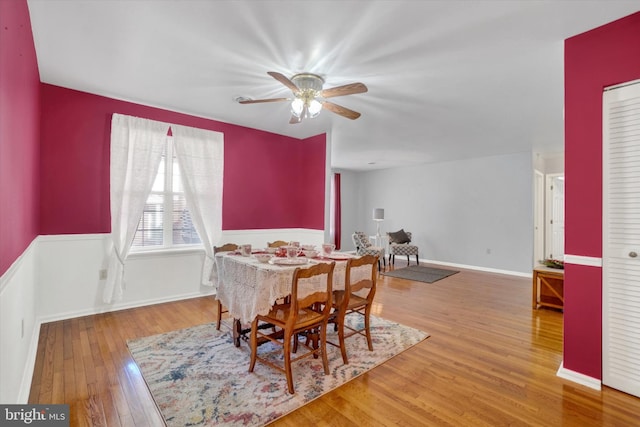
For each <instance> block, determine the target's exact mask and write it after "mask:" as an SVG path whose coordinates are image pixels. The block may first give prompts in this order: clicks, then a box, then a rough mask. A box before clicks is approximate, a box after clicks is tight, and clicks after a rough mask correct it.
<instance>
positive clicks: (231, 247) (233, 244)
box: [213, 243, 238, 254]
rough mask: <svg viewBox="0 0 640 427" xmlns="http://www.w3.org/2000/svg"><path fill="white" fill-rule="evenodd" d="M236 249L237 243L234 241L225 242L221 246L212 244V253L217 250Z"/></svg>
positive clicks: (215, 252)
mask: <svg viewBox="0 0 640 427" xmlns="http://www.w3.org/2000/svg"><path fill="white" fill-rule="evenodd" d="M237 249H238V245H236V244H235V243H225V244H224V245H222V246H214V247H213V253H214V254H217V253H218V252H225V251H235V250H237Z"/></svg>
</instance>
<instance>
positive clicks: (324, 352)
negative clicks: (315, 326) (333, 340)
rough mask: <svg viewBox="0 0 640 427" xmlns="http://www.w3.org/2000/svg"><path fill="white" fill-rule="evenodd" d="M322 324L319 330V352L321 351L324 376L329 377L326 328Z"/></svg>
mask: <svg viewBox="0 0 640 427" xmlns="http://www.w3.org/2000/svg"><path fill="white" fill-rule="evenodd" d="M328 326H329V325H328V324H327V323H324V324H323V325H322V327H321V328H320V329H321V331H320V351H322V365H323V366H324V374H325V375H329V358H328V357H327V327H328Z"/></svg>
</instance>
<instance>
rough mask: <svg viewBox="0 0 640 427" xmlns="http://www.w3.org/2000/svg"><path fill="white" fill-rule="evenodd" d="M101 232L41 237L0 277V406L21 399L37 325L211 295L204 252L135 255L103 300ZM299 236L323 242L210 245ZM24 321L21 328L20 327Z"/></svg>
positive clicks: (295, 232)
mask: <svg viewBox="0 0 640 427" xmlns="http://www.w3.org/2000/svg"><path fill="white" fill-rule="evenodd" d="M106 238H107V235H106V234H87V235H59V236H39V237H38V238H37V239H35V240H34V241H33V243H32V244H31V245H30V247H29V249H27V250H26V251H25V252H24V253H23V254H22V256H21V257H20V258H19V259H18V260H17V261H16V262H15V263H14V265H13V266H12V267H11V268H10V269H9V270H8V271H7V272H6V273H5V274H4V275H3V276H2V277H0V403H7V404H8V403H11V404H13V403H26V402H27V399H28V397H29V389H30V386H31V378H32V375H33V368H34V363H35V357H36V351H37V345H38V336H39V332H40V324H41V323H46V322H51V321H55V320H61V319H69V318H72V317H79V316H84V315H89V314H95V313H102V312H108V311H114V310H120V309H125V308H130V307H138V306H143V305H149V304H156V303H160V302H166V301H174V300H178V299H185V298H193V297H198V296H203V295H211V294H213V293H214V292H215V290H214V288H212V287H209V286H201V285H200V273H201V269H202V260H203V257H204V251H202V250H191V251H176V252H174V253H169V254H167V253H162V254H159V253H156V254H153V253H147V254H135V255H132V256H131V257H130V258H129V259H127V263H126V266H125V276H124V279H125V285H126V288H125V291H124V296H123V299H122V301H117V302H114V303H113V304H105V303H104V302H103V301H102V292H103V289H104V285H105V281H104V280H100V270H102V269H104V268H105V265H106V260H105V253H106V247H107V245H106ZM274 240H286V241H290V240H297V241H300V242H302V243H304V244H307V243H308V244H316V245H318V246H319V245H321V244H322V243H323V242H324V230H306V229H281V230H240V231H225V232H223V235H222V238H221V239H220V241H219V242H217V243H216V244H217V245H219V244H223V243H226V242H233V243H238V244H245V243H250V244H251V245H252V246H254V247H256V248H262V247H265V246H266V243H267V242H268V241H274ZM23 322H24V327H23Z"/></svg>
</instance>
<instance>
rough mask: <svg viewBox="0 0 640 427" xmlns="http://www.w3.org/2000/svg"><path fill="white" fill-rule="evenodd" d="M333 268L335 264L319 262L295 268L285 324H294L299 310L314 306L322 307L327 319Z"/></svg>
mask: <svg viewBox="0 0 640 427" xmlns="http://www.w3.org/2000/svg"><path fill="white" fill-rule="evenodd" d="M335 266H336V263H335V262H331V263H325V262H321V263H318V264H315V265H314V266H312V267H309V268H296V270H295V271H294V273H293V282H292V284H291V310H289V312H290V316H289V319H287V324H295V323H296V319H297V316H298V314H299V312H300V309H301V308H307V307H311V306H312V305H314V304H315V305H317V306H323V307H324V308H323V309H322V312H323V314H324V315H325V316H326V317H327V318H328V317H329V313H330V312H331V299H332V291H333V269H334V267H335ZM322 276H325V277H322Z"/></svg>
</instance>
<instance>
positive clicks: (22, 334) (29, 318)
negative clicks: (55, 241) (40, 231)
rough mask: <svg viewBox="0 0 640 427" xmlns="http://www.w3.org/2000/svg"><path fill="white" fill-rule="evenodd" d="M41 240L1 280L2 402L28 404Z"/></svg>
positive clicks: (36, 329) (37, 326)
mask: <svg viewBox="0 0 640 427" xmlns="http://www.w3.org/2000/svg"><path fill="white" fill-rule="evenodd" d="M36 262H37V239H35V240H33V242H31V244H30V245H29V247H28V248H27V249H26V250H25V251H24V252H23V253H22V255H21V256H20V257H19V258H18V259H17V260H16V261H15V262H14V263H13V264H12V265H11V267H10V268H9V270H7V272H6V273H5V274H3V275H2V277H0V402H1V403H7V404H15V403H26V402H27V400H28V398H29V389H30V387H31V377H32V375H33V366H34V363H35V348H36V347H37V345H38V335H39V332H40V323H39V322H38V320H37V302H36V294H37V279H36V272H37V263H36Z"/></svg>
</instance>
